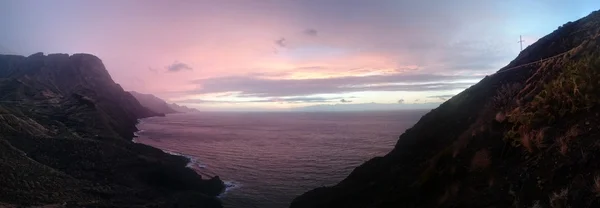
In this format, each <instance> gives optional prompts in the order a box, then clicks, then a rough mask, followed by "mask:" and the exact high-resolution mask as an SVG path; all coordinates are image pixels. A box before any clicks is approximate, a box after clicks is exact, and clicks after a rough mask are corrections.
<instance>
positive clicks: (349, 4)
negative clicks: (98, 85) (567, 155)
mask: <svg viewBox="0 0 600 208" xmlns="http://www.w3.org/2000/svg"><path fill="white" fill-rule="evenodd" d="M597 9H600V1H597V0H506V1H481V0H454V1H445V0H438V1H434V0H415V1H404V0H368V1H367V0H212V1H209V0H172V1H166V0H165V1H158V0H125V1H112V0H109V1H92V0H89V1H78V0H68V1H67V0H53V1H47V0H2V1H0V30H1V31H2V32H1V33H0V53H8V54H20V55H30V54H33V53H36V52H44V53H46V54H49V53H69V54H73V53H90V54H94V55H96V56H98V57H99V58H101V59H102V60H103V63H104V64H105V66H106V68H107V70H108V71H109V72H110V74H111V76H112V78H113V79H114V80H115V81H116V82H117V83H119V84H121V86H123V88H124V89H125V90H133V91H138V92H141V93H151V94H154V95H156V96H158V97H160V98H163V99H165V100H166V101H168V102H175V103H178V104H183V105H187V106H190V107H196V108H199V109H207V110H209V109H221V110H244V109H246V110H251V109H290V108H300V107H306V106H322V105H332V106H344V105H356V106H360V105H357V104H365V103H380V104H386V105H391V104H397V105H407V106H419V105H421V104H422V105H423V106H430V104H431V103H440V102H443V101H445V100H447V99H448V98H450V97H452V96H453V95H456V94H457V93H459V92H461V91H462V90H464V89H466V88H467V87H469V86H471V85H473V84H475V83H476V82H478V81H479V80H480V79H481V78H483V77H484V76H485V75H487V74H491V73H493V72H495V71H497V70H498V69H499V68H501V67H503V66H504V65H506V64H507V63H508V62H509V61H511V60H512V59H514V58H515V57H516V56H517V55H518V53H519V50H520V48H519V47H520V46H519V43H518V42H517V41H518V40H519V36H520V35H522V36H523V39H524V41H525V42H524V44H525V45H524V46H527V45H529V44H531V43H533V42H535V41H536V40H537V39H539V38H541V37H543V36H544V35H546V34H548V33H550V32H552V31H553V30H555V29H557V28H558V26H560V25H563V24H564V23H566V22H568V21H574V20H577V19H579V18H581V17H584V16H586V15H588V14H589V13H590V12H592V11H594V10H597Z"/></svg>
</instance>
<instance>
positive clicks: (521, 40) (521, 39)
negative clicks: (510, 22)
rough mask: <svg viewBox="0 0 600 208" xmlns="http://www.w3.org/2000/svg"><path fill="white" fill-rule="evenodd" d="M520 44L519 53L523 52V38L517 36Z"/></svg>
mask: <svg viewBox="0 0 600 208" xmlns="http://www.w3.org/2000/svg"><path fill="white" fill-rule="evenodd" d="M517 43H520V44H521V51H523V36H521V35H519V42H517Z"/></svg>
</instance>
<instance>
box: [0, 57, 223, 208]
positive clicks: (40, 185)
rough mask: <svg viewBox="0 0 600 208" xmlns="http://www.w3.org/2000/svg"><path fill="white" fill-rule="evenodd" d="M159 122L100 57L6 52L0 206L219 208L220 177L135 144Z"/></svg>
mask: <svg viewBox="0 0 600 208" xmlns="http://www.w3.org/2000/svg"><path fill="white" fill-rule="evenodd" d="M158 115H161V114H158V113H155V112H152V111H151V110H149V109H147V108H145V107H142V105H140V103H139V102H138V101H137V100H136V99H135V98H134V97H133V96H132V95H131V94H130V93H128V92H125V91H123V89H122V88H121V86H119V85H118V84H116V83H115V82H114V81H113V80H112V78H111V77H110V75H109V74H108V71H107V70H106V69H105V68H104V65H103V64H102V62H101V61H100V59H98V58H97V57H95V56H92V55H88V54H75V55H71V56H69V55H66V54H51V55H47V56H46V55H44V54H41V53H38V54H34V55H31V56H29V57H22V56H12V55H0V206H52V207H63V206H67V207H171V206H176V205H190V206H195V207H221V205H220V202H219V200H218V199H217V198H216V197H215V196H216V195H218V194H219V193H221V191H222V190H223V188H224V185H223V182H222V181H221V180H220V179H219V178H218V177H215V178H212V179H210V180H203V179H202V178H201V177H200V176H199V175H197V174H196V173H195V172H194V171H192V170H190V169H188V168H185V165H186V164H187V162H188V161H187V159H185V158H183V157H179V156H173V155H169V154H166V153H163V152H162V151H160V150H158V149H155V148H152V147H148V146H144V145H140V144H135V143H133V142H132V141H131V138H132V136H133V132H134V131H136V130H137V129H136V127H135V125H136V123H137V121H138V119H140V118H145V117H149V116H158Z"/></svg>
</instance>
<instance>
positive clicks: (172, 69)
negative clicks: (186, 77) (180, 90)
mask: <svg viewBox="0 0 600 208" xmlns="http://www.w3.org/2000/svg"><path fill="white" fill-rule="evenodd" d="M165 68H166V69H167V71H169V72H178V71H182V70H192V67H190V66H189V65H187V64H185V63H181V62H178V61H175V63H173V64H171V65H169V66H167V67H165Z"/></svg>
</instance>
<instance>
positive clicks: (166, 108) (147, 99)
mask: <svg viewBox="0 0 600 208" xmlns="http://www.w3.org/2000/svg"><path fill="white" fill-rule="evenodd" d="M129 93H131V95H133V97H135V99H136V100H137V101H139V102H140V104H141V105H142V106H144V107H146V108H148V109H150V110H151V111H154V112H157V113H163V114H169V113H179V111H176V110H175V109H173V108H171V105H169V104H168V103H167V102H166V101H164V100H163V99H160V98H158V97H156V96H154V95H152V94H143V93H139V92H136V91H131V92H129Z"/></svg>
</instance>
